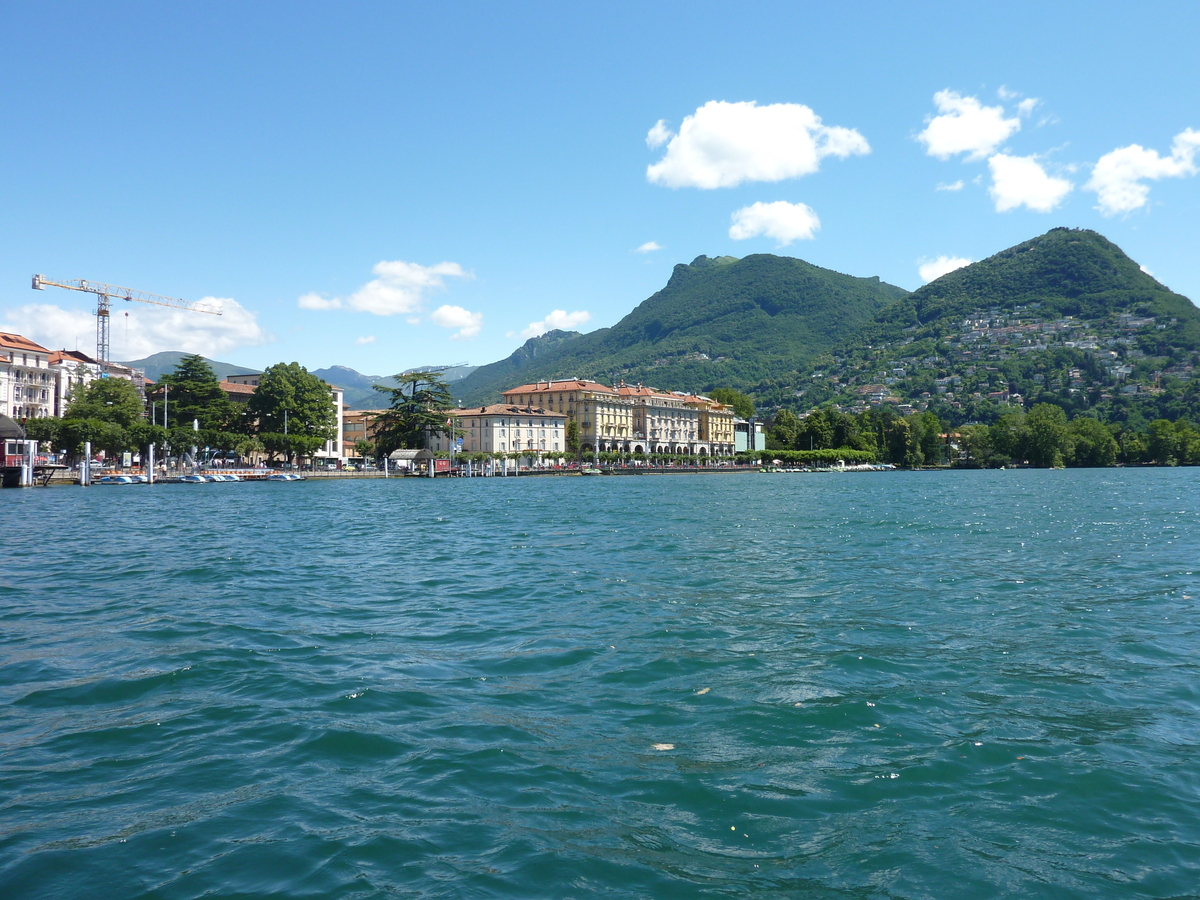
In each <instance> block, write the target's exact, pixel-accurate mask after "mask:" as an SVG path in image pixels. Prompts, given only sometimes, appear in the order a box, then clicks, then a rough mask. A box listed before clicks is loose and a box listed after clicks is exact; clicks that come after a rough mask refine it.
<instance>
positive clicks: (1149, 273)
mask: <svg viewBox="0 0 1200 900" xmlns="http://www.w3.org/2000/svg"><path fill="white" fill-rule="evenodd" d="M1138 268H1139V269H1141V270H1142V271H1143V272H1145V273H1146V274H1147V275H1149V276H1150V277H1151V278H1153V277H1154V273H1153V272H1151V271H1150V270H1149V269H1147V268H1146V267H1145V266H1138Z"/></svg>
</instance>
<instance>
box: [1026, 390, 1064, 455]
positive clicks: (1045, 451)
mask: <svg viewBox="0 0 1200 900" xmlns="http://www.w3.org/2000/svg"><path fill="white" fill-rule="evenodd" d="M1025 423H1026V426H1027V427H1028V429H1029V462H1030V463H1031V464H1033V465H1035V466H1061V465H1063V463H1064V462H1065V461H1066V459H1067V457H1068V456H1070V452H1071V442H1070V433H1069V432H1068V430H1067V414H1066V413H1065V412H1063V408H1062V407H1061V406H1056V405H1054V404H1053V403H1039V404H1037V405H1036V406H1035V407H1034V408H1033V409H1031V410H1030V411H1029V414H1028V415H1027V416H1026V417H1025Z"/></svg>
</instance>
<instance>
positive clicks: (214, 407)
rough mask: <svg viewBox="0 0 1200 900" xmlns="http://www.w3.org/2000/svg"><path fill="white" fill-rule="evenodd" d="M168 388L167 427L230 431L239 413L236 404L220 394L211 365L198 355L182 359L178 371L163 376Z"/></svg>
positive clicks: (176, 368)
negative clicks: (197, 423)
mask: <svg viewBox="0 0 1200 900" xmlns="http://www.w3.org/2000/svg"><path fill="white" fill-rule="evenodd" d="M162 383H163V384H164V385H166V386H167V388H168V390H167V417H168V421H167V426H168V427H170V426H172V425H175V426H183V427H186V426H188V425H191V424H192V423H193V422H194V421H199V422H200V427H201V428H203V429H207V430H212V431H225V430H229V429H231V428H232V427H233V426H234V424H235V422H236V419H237V415H238V411H237V409H236V408H235V406H234V404H233V401H231V400H230V399H229V397H228V396H226V394H225V392H224V391H223V390H221V384H220V382H219V381H218V380H217V376H216V375H215V374H214V373H213V370H212V368H211V367H210V366H209V364H208V361H207V360H206V359H205V358H204V357H203V356H200V355H198V354H192V355H191V356H185V357H183V358H182V359H181V360H180V361H179V363H178V364H177V365H176V366H175V371H174V372H172V373H171V374H170V375H164V376H163V378H162Z"/></svg>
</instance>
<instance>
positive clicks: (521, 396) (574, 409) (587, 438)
mask: <svg viewBox="0 0 1200 900" xmlns="http://www.w3.org/2000/svg"><path fill="white" fill-rule="evenodd" d="M504 399H505V401H506V402H507V403H510V404H515V405H517V406H541V407H543V408H545V409H547V410H549V411H551V412H555V413H559V414H560V415H563V416H565V417H566V420H567V421H568V422H574V423H575V426H576V427H577V428H578V433H579V446H580V449H581V450H582V451H583V452H584V453H591V452H593V451H605V450H624V451H628V450H629V449H630V448H629V442H630V440H631V439H632V437H633V405H632V404H631V403H630V402H629V401H627V400H625V399H623V398H622V397H621V396H620V395H619V394H618V393H617V392H616V391H615V390H614V389H613V388H610V387H608V386H607V385H603V384H600V383H599V382H596V381H587V380H584V379H579V378H572V379H568V380H566V381H539V382H535V383H534V384H525V385H521V386H520V387H515V388H512V389H511V390H507V391H505V392H504Z"/></svg>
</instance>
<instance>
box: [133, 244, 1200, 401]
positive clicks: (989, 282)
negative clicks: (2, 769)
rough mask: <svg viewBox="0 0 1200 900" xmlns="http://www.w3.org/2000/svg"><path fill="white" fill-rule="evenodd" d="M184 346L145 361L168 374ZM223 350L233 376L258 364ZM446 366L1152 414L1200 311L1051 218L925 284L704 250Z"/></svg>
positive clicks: (346, 379) (1170, 384) (1184, 376)
mask: <svg viewBox="0 0 1200 900" xmlns="http://www.w3.org/2000/svg"><path fill="white" fill-rule="evenodd" d="M182 356H183V354H181V353H159V354H155V355H154V356H152V357H147V358H146V359H145V360H134V361H132V362H131V363H130V364H131V365H138V366H142V367H144V368H146V369H147V374H148V375H149V376H150V377H151V378H157V377H161V374H162V373H163V372H164V371H171V370H172V369H173V368H174V365H175V363H177V362H178V359H179V358H180V357H182ZM209 362H210V365H212V366H213V368H214V371H216V372H217V373H218V374H219V375H221V376H224V375H225V374H228V373H234V372H247V371H250V370H247V369H243V368H240V367H238V366H231V365H229V364H227V363H219V362H216V361H212V360H210V361H209ZM436 368H437V367H432V366H428V367H422V366H417V367H413V368H410V369H408V370H406V371H409V372H411V371H417V370H428V369H436ZM1193 372H1195V374H1196V378H1195V380H1192V378H1193ZM315 374H316V375H318V377H321V378H323V379H325V380H326V381H328V382H329V383H331V384H336V385H338V386H339V387H341V388H342V389H343V390H344V391H345V400H346V405H347V406H348V407H349V408H357V409H363V408H378V407H380V406H382V405H384V404H383V401H384V400H385V398H384V397H383V396H382V395H381V394H380V393H379V392H378V391H375V390H374V386H375V385H381V386H392V385H394V381H393V380H392V379H393V377H394V376H380V375H363V374H361V373H359V372H357V371H355V370H354V369H351V368H349V367H346V366H332V367H329V368H326V369H317V370H315ZM443 374H444V376H445V377H446V380H447V382H449V383H450V386H451V390H452V391H453V393H454V395H455V397H456V398H457V399H458V400H459V401H461V402H464V403H468V404H475V403H483V402H493V401H495V400H497V399H499V396H500V392H501V391H503V390H505V389H507V388H510V387H514V386H516V385H519V384H523V383H528V382H532V381H536V380H542V379H547V378H566V377H581V378H596V379H597V380H600V381H607V382H610V383H611V382H614V381H617V380H620V379H624V380H626V381H629V382H638V381H640V382H643V383H645V384H651V385H654V386H656V387H660V388H664V389H668V390H698V391H705V390H711V389H712V388H714V387H732V388H737V389H739V390H742V391H745V392H747V393H750V394H751V395H753V396H754V398H755V399H756V400H757V401H758V402H759V405H760V408H765V409H770V408H774V407H785V406H786V407H791V408H794V409H797V410H800V411H803V410H806V409H809V408H812V407H813V406H816V405H819V404H822V403H826V402H830V401H832V402H834V403H836V404H837V405H839V406H840V407H844V408H853V407H861V406H862V405H863V404H864V403H865V402H867V401H866V399H865V398H867V397H872V396H874V397H880V396H886V397H888V399H887V401H886V402H887V403H889V404H897V405H905V404H909V405H915V406H916V408H925V407H926V406H928V408H929V409H930V410H933V411H936V412H937V414H938V415H939V416H941V417H943V418H945V419H947V420H948V421H951V422H953V423H959V422H969V421H978V420H988V419H989V417H990V418H994V417H995V416H996V415H998V414H1000V413H1001V412H1002V411H1003V410H1004V409H1008V408H1011V407H1009V406H1005V405H1004V404H1007V403H1009V402H1010V401H1009V400H1007V399H1005V398H1006V397H1012V396H1019V397H1020V398H1021V401H1019V402H1024V403H1025V404H1027V405H1028V404H1031V403H1033V402H1054V403H1058V404H1060V405H1063V406H1064V407H1066V408H1067V409H1068V410H1069V411H1071V412H1072V414H1078V413H1079V412H1083V411H1090V412H1089V414H1094V415H1098V416H1100V417H1101V418H1104V419H1105V420H1120V421H1124V420H1125V418H1128V417H1129V416H1131V415H1132V416H1136V415H1142V413H1139V412H1137V411H1136V410H1135V409H1134V407H1136V406H1137V405H1138V404H1141V406H1143V407H1145V409H1146V410H1148V412H1146V415H1150V414H1151V413H1153V414H1154V415H1163V416H1167V417H1170V418H1172V419H1174V418H1177V417H1179V416H1183V415H1187V416H1190V417H1192V418H1193V419H1196V420H1198V421H1200V309H1197V308H1196V306H1195V305H1194V304H1193V303H1192V302H1191V301H1190V300H1189V299H1188V298H1186V297H1184V296H1182V295H1180V294H1176V293H1175V292H1173V291H1171V290H1170V289H1169V288H1167V287H1166V286H1164V285H1162V284H1161V283H1159V282H1158V281H1157V280H1156V279H1154V278H1153V277H1152V276H1151V275H1149V274H1147V273H1146V272H1145V271H1143V270H1142V269H1141V268H1140V267H1139V266H1138V264H1137V263H1136V262H1135V261H1133V260H1132V259H1130V258H1129V257H1128V256H1127V255H1126V254H1125V253H1124V252H1123V251H1122V250H1121V249H1120V248H1119V247H1117V245H1115V244H1113V243H1112V242H1111V241H1109V240H1107V239H1106V238H1105V237H1103V236H1102V235H1100V234H1098V233H1096V232H1094V231H1089V230H1084V229H1068V228H1053V229H1051V230H1050V231H1048V232H1047V233H1045V234H1043V235H1040V236H1038V237H1036V238H1032V239H1030V240H1028V241H1024V242H1022V243H1020V244H1017V245H1015V246H1013V247H1009V248H1007V249H1005V250H1002V251H1000V252H999V253H996V254H994V255H992V256H990V257H988V258H987V259H984V260H981V261H980V262H976V263H972V264H971V265H969V266H965V267H963V268H961V269H957V270H955V271H953V272H950V273H948V274H946V275H943V276H942V277H941V278H938V279H937V280H935V281H933V282H930V283H929V284H927V285H925V286H923V287H921V288H920V289H918V290H916V291H914V292H912V293H909V292H908V291H905V290H904V289H903V288H899V287H896V286H894V285H890V284H887V283H885V282H882V281H880V280H879V279H878V278H858V277H854V276H850V275H844V274H842V273H838V272H833V271H831V270H829V269H822V268H820V267H818V266H814V265H812V264H810V263H807V262H804V261H803V260H799V259H792V258H789V257H779V256H774V255H771V254H756V255H753V256H748V257H745V258H744V259H736V258H734V257H728V256H726V257H717V258H715V259H710V258H709V257H707V256H699V257H697V258H696V259H695V260H693V261H692V262H691V263H690V264H686V265H685V264H679V265H677V266H675V269H674V271H673V273H672V275H671V278H670V280H669V281H668V283H667V284H666V286H664V287H663V289H662V290H660V291H658V292H656V293H655V294H654V295H653V296H651V297H649V298H647V299H646V300H645V301H643V302H642V303H640V304H639V305H638V306H637V307H635V308H634V309H633V310H632V311H630V313H629V314H628V315H626V316H625V317H624V318H623V319H621V321H620V322H618V323H617V324H616V325H614V326H612V327H611V328H601V329H598V330H596V331H593V332H590V333H588V334H580V333H579V332H575V331H551V332H547V333H546V334H543V335H540V336H538V337H535V338H530V339H529V340H527V341H526V342H525V343H524V344H523V345H522V346H521V347H519V348H517V350H515V351H514V352H513V353H512V354H511V355H510V356H508V357H507V358H505V359H502V360H498V361H497V362H493V363H490V364H488V365H484V366H480V367H478V368H474V367H470V366H467V367H455V368H450V369H447V370H445V371H444V372H443ZM875 402H876V403H878V402H880V401H879V400H876V401H875ZM1139 408H1140V407H1139ZM1122 417H1125V418H1122Z"/></svg>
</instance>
